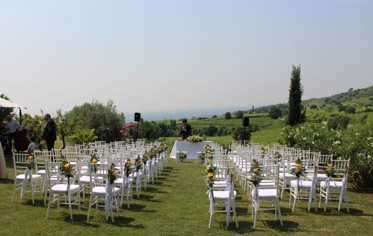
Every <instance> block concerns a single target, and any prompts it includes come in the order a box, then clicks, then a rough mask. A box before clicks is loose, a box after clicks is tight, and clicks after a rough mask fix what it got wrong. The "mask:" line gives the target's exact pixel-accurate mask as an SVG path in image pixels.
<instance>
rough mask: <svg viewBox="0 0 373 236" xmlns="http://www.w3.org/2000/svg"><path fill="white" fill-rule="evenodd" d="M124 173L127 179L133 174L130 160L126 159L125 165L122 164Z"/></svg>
mask: <svg viewBox="0 0 373 236" xmlns="http://www.w3.org/2000/svg"><path fill="white" fill-rule="evenodd" d="M124 171H125V173H126V176H127V177H129V176H130V174H131V173H132V172H133V166H132V163H131V160H130V159H127V161H126V163H125V164H124Z"/></svg>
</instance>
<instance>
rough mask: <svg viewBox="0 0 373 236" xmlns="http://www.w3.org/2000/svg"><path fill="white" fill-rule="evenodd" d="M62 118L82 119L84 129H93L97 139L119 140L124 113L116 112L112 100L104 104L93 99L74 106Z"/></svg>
mask: <svg viewBox="0 0 373 236" xmlns="http://www.w3.org/2000/svg"><path fill="white" fill-rule="evenodd" d="M64 118H66V119H68V120H70V121H72V120H76V119H79V120H82V121H83V128H84V129H95V134H96V135H97V136H98V139H100V140H102V141H106V142H110V141H115V140H120V139H121V138H122V136H121V134H120V132H119V131H120V128H121V127H122V124H123V123H124V114H123V113H120V114H118V113H117V111H116V106H115V105H114V104H113V102H112V101H109V102H108V103H107V104H106V105H104V104H101V103H99V102H98V101H93V102H92V103H84V104H83V105H81V106H75V107H74V108H73V109H72V110H71V111H69V112H68V113H66V114H65V116H64Z"/></svg>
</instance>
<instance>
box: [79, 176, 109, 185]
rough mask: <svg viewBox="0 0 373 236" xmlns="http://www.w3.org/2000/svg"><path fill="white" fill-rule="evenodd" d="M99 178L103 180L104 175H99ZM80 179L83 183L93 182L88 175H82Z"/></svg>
mask: <svg viewBox="0 0 373 236" xmlns="http://www.w3.org/2000/svg"><path fill="white" fill-rule="evenodd" d="M97 179H99V180H101V179H103V177H102V176H97ZM79 181H80V183H82V184H90V183H91V180H90V179H89V176H88V175H85V176H82V177H80V179H79Z"/></svg>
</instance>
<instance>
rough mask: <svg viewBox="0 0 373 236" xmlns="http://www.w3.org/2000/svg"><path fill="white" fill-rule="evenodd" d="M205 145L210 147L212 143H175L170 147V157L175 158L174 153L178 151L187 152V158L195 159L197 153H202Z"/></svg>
mask: <svg viewBox="0 0 373 236" xmlns="http://www.w3.org/2000/svg"><path fill="white" fill-rule="evenodd" d="M205 144H208V145H212V144H213V142H212V141H203V142H199V143H188V142H187V141H175V143H174V146H173V147H172V150H171V153H170V157H171V158H176V153H177V152H180V151H185V152H188V158H197V152H203V146H205Z"/></svg>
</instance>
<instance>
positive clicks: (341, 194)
mask: <svg viewBox="0 0 373 236" xmlns="http://www.w3.org/2000/svg"><path fill="white" fill-rule="evenodd" d="M346 182H347V178H346V175H345V176H344V177H343V179H342V188H341V192H340V194H339V204H338V211H340V210H341V206H342V202H343V195H344V192H345V191H346Z"/></svg>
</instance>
